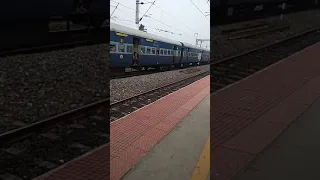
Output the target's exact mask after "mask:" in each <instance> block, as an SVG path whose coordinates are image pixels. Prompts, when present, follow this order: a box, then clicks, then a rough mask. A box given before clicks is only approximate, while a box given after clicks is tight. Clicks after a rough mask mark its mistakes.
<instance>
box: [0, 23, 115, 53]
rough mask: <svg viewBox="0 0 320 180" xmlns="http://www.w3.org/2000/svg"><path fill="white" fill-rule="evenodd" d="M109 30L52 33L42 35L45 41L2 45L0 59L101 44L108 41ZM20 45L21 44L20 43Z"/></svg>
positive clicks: (37, 40) (107, 28)
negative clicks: (107, 33)
mask: <svg viewBox="0 0 320 180" xmlns="http://www.w3.org/2000/svg"><path fill="white" fill-rule="evenodd" d="M108 30H109V27H102V28H99V29H90V31H88V30H86V29H80V30H73V31H62V32H50V33H48V34H47V35H46V36H45V37H43V35H42V37H41V38H43V39H36V40H35V42H30V43H27V42H25V43H24V44H20V45H16V46H15V47H3V46H4V45H3V44H2V45H1V49H0V57H1V56H11V55H16V54H29V53H37V52H46V51H53V50H57V49H66V48H73V47H77V46H85V45H94V44H100V43H104V42H107V41H108V39H109V38H108V37H107V36H106V35H105V33H106V31H108ZM15 41H17V40H15ZM19 43H21V42H20V41H19Z"/></svg>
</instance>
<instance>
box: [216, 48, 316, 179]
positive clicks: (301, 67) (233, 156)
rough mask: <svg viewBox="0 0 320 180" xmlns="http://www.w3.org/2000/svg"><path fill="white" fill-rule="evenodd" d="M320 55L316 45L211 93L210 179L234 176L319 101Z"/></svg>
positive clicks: (231, 177)
mask: <svg viewBox="0 0 320 180" xmlns="http://www.w3.org/2000/svg"><path fill="white" fill-rule="evenodd" d="M319 57H320V43H318V44H315V45H313V46H310V47H308V48H306V49H304V50H302V51H300V52H298V53H295V54H294V55H292V56H290V57H288V58H286V59H284V60H282V61H280V62H279V63H276V64H274V65H271V66H269V67H268V68H266V69H264V70H262V71H260V72H257V73H256V74H254V75H252V76H250V77H248V78H246V79H244V80H242V81H240V82H238V83H235V84H233V85H231V86H229V87H227V88H225V89H223V90H221V91H218V92H216V93H214V94H212V95H211V103H210V119H211V122H210V126H211V128H210V135H211V136H212V138H211V144H210V146H211V152H210V156H211V164H210V165H211V167H212V168H211V173H210V175H211V178H212V179H215V180H230V179H233V178H235V176H236V175H237V174H238V173H239V172H241V171H242V170H243V169H244V168H245V167H247V166H248V165H249V164H250V162H252V160H254V159H255V158H256V157H257V156H259V155H260V153H262V152H263V151H264V149H266V148H267V147H268V146H269V145H270V144H271V143H272V142H273V141H274V140H276V139H277V137H279V135H281V133H283V132H284V131H285V130H286V129H287V128H288V126H289V125H290V124H291V123H293V122H294V121H295V119H296V118H298V117H299V116H300V115H301V114H302V113H303V112H305V111H306V110H307V109H308V107H309V106H310V105H312V103H313V102H314V101H315V100H316V99H317V98H319V97H320V60H319ZM291 138H293V139H294V138H295V137H294V136H293V137H291ZM314 143H316V142H314ZM287 151H290V150H289V149H287ZM287 153H289V152H287ZM302 154H303V153H302ZM269 158H271V156H269ZM276 158H277V157H276V156H275V158H272V159H273V160H276ZM288 162H289V161H288ZM273 166H275V167H279V166H277V165H273ZM272 177H276V176H272ZM244 179H245V178H244ZM244 179H241V180H244ZM257 179H260V178H257ZM303 179H308V178H303ZM271 180H273V179H271Z"/></svg>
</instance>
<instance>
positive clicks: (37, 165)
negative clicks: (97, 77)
mask: <svg viewBox="0 0 320 180" xmlns="http://www.w3.org/2000/svg"><path fill="white" fill-rule="evenodd" d="M109 105H110V99H109V98H107V99H104V100H101V101H99V102H96V103H93V104H89V105H86V106H84V107H82V108H79V109H75V110H72V111H68V112H66V113H63V114H60V115H57V116H54V117H51V118H48V119H45V120H43V121H40V122H36V123H33V124H30V125H28V126H25V127H23V128H20V129H15V130H12V131H9V132H6V133H4V134H1V135H0V144H1V150H0V166H1V168H0V180H7V179H10V178H12V179H14V178H16V179H17V180H18V179H28V180H29V179H32V178H35V177H37V176H39V175H41V174H44V173H46V172H48V171H50V170H52V169H55V168H56V167H58V166H60V165H63V164H64V163H66V162H68V161H70V160H72V159H74V158H76V157H78V156H80V155H82V154H84V153H86V152H88V151H90V150H92V149H95V148H97V147H99V146H101V145H103V144H106V143H109V135H110V133H109V130H110V129H109V123H108V121H107V119H106V117H108V116H109Z"/></svg>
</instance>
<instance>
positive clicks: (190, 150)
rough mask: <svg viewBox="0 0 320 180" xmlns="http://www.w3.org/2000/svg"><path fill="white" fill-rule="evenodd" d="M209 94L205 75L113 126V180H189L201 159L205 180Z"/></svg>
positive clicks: (114, 123)
mask: <svg viewBox="0 0 320 180" xmlns="http://www.w3.org/2000/svg"><path fill="white" fill-rule="evenodd" d="M209 93H210V77H209V76H207V77H205V78H202V79H200V80H198V81H196V82H194V83H192V84H190V85H188V86H186V87H184V88H182V89H180V90H178V91H175V92H174V93H172V94H169V95H167V96H165V97H163V98H161V99H159V100H157V101H155V102H154V103H151V104H149V105H147V106H145V107H143V108H141V109H139V110H137V111H135V112H133V113H131V114H130V115H128V116H126V117H123V118H121V119H119V120H117V121H115V122H113V123H111V127H110V133H111V138H110V140H111V148H110V166H111V167H110V177H111V178H110V179H111V180H118V179H120V178H121V179H127V180H130V179H159V180H160V179H161V180H163V179H190V178H191V177H192V176H193V170H194V169H195V166H196V165H197V161H198V160H199V159H201V158H200V155H201V156H206V161H204V162H203V161H200V162H201V164H200V167H201V168H202V171H201V173H197V175H198V176H203V177H204V180H205V179H206V178H207V175H208V173H209V168H210V167H209V164H210V160H209V157H208V154H209V147H208V146H205V144H206V140H207V139H208V137H209V136H210V134H209V131H210V128H209V124H210V117H209V115H210V114H209V109H210V97H209ZM207 144H209V143H207ZM204 147H207V148H206V149H207V151H206V152H207V154H205V153H201V152H202V150H203V149H204Z"/></svg>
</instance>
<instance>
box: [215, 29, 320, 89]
mask: <svg viewBox="0 0 320 180" xmlns="http://www.w3.org/2000/svg"><path fill="white" fill-rule="evenodd" d="M319 41H320V30H319V28H316V29H313V30H309V31H307V32H304V33H301V34H299V35H296V36H293V37H290V38H287V39H284V40H281V41H278V42H275V43H272V44H268V45H265V46H263V47H260V48H257V49H253V50H251V51H247V52H244V53H241V54H239V55H236V56H233V57H229V58H225V59H222V60H220V61H216V62H213V63H211V64H210V72H211V73H210V75H211V81H210V87H211V89H210V93H214V92H216V91H218V90H222V89H223V88H225V87H227V86H228V85H231V84H233V83H235V82H237V81H240V80H241V79H244V78H246V77H248V76H250V75H252V74H254V73H255V72H257V71H260V70H262V69H264V68H266V67H268V66H270V65H272V64H274V63H276V62H278V61H280V60H282V59H284V58H286V57H288V56H290V55H292V54H294V53H296V52H298V51H300V50H302V49H304V48H306V47H308V46H311V45H313V44H315V43H317V42H319Z"/></svg>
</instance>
